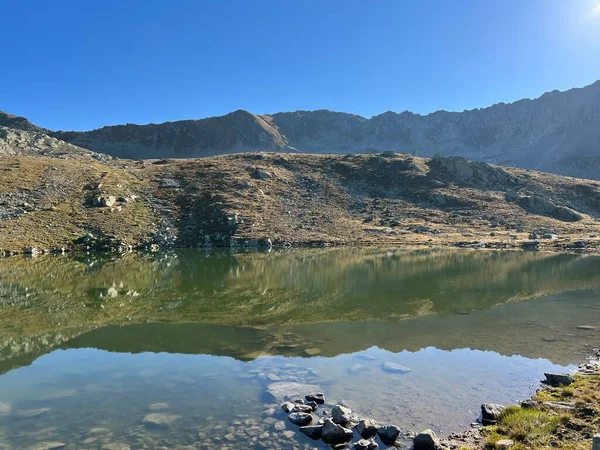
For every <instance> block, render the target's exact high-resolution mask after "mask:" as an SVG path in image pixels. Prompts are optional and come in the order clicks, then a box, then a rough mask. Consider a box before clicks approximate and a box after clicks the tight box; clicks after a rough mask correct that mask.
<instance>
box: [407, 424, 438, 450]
mask: <svg viewBox="0 0 600 450" xmlns="http://www.w3.org/2000/svg"><path fill="white" fill-rule="evenodd" d="M439 448H440V441H439V439H438V438H437V437H436V436H435V433H434V432H433V431H432V430H430V429H427V430H424V431H421V432H420V433H419V434H417V435H416V436H415V438H414V439H413V449H414V450H437V449H439Z"/></svg>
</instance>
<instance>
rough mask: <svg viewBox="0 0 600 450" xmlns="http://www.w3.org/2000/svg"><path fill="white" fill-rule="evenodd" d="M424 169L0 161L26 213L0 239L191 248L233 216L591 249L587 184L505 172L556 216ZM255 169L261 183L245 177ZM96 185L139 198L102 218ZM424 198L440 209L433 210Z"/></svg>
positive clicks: (277, 227)
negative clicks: (27, 204) (100, 240)
mask: <svg viewBox="0 0 600 450" xmlns="http://www.w3.org/2000/svg"><path fill="white" fill-rule="evenodd" d="M427 164H428V163H427V160H424V159H420V158H412V157H409V156H407V155H398V156H396V157H395V158H380V157H376V156H370V155H354V156H351V157H345V156H341V155H299V154H289V155H288V154H286V155H278V154H264V155H263V154H260V155H259V154H238V155H228V156H222V157H214V158H205V159H189V160H169V162H168V163H167V164H152V163H151V162H150V161H146V162H133V161H125V160H116V161H112V162H108V163H105V164H103V163H100V162H97V161H91V160H89V159H86V158H83V157H80V158H79V157H73V158H70V159H59V158H46V157H37V158H34V157H2V158H1V159H0V174H1V176H0V196H1V195H4V196H6V194H8V193H11V194H15V193H16V194H18V195H25V197H32V198H33V199H34V200H35V203H36V210H35V211H33V212H31V213H29V214H26V215H23V216H21V217H19V218H18V219H15V220H10V221H7V220H4V221H0V242H1V246H2V248H3V249H9V250H13V251H18V250H21V249H22V248H23V247H25V246H37V247H41V248H51V247H55V246H68V245H70V243H71V242H72V241H73V239H74V238H76V237H78V236H79V235H81V234H83V233H84V232H85V231H87V230H98V232H100V233H104V234H112V235H115V236H116V237H117V238H118V239H120V240H122V241H124V242H126V243H131V244H135V243H139V242H147V241H149V240H151V237H152V235H153V234H154V233H155V232H157V231H161V230H164V229H166V228H170V229H171V230H177V232H178V235H179V240H178V242H177V243H178V245H180V246H195V245H198V244H199V243H201V242H202V239H201V238H200V236H201V235H203V234H205V233H206V232H207V230H208V231H210V232H211V233H213V232H214V233H217V232H218V233H225V234H227V233H229V232H230V230H229V229H227V228H224V227H223V222H224V220H225V219H224V218H225V217H226V216H227V215H228V214H234V213H235V214H237V215H238V216H239V217H240V218H241V219H243V223H241V224H240V225H239V226H238V228H237V230H235V233H234V235H233V237H234V238H236V239H239V240H246V239H248V240H252V239H263V238H267V237H268V238H270V239H272V240H273V242H275V243H279V244H284V243H289V244H292V245H293V244H309V243H314V244H318V245H322V244H334V245H341V244H343V245H373V244H374V245H384V246H389V245H418V246H443V245H450V246H451V245H455V243H457V242H459V241H470V242H472V241H478V242H480V243H483V244H488V245H492V246H495V247H498V248H512V247H519V244H520V242H522V241H524V240H527V239H528V234H529V232H530V231H533V230H536V231H544V230H546V231H550V232H552V233H555V234H558V235H559V238H558V239H555V240H548V241H544V240H542V248H545V249H549V250H556V249H558V250H562V249H563V248H564V247H565V245H566V244H568V243H569V242H571V241H573V240H578V239H586V240H589V242H590V244H589V247H588V250H589V251H598V250H599V248H600V224H599V223H598V221H597V220H596V219H597V217H600V190H599V188H598V187H597V183H594V182H592V181H589V180H575V181H574V180H573V179H571V178H565V177H560V176H556V175H549V174H538V173H535V172H528V171H523V170H518V169H510V172H511V173H512V174H513V175H514V176H516V177H518V178H519V179H521V180H522V181H521V184H522V186H524V187H523V188H522V189H523V191H524V192H525V193H535V194H536V195H541V196H544V197H546V198H551V199H553V201H558V202H561V203H565V204H570V205H573V206H574V207H576V208H577V209H578V210H579V211H581V212H583V213H585V215H584V219H583V220H581V221H579V222H574V223H568V222H562V221H559V220H556V219H552V218H550V217H545V216H541V215H535V214H530V213H527V212H526V211H525V210H523V209H522V208H521V207H519V206H518V205H517V204H515V203H510V202H507V201H505V199H504V192H505V190H507V189H508V188H509V187H510V186H503V185H497V186H489V185H485V186H484V185H482V186H477V185H476V183H475V184H473V183H471V184H470V183H468V182H463V181H461V180H449V179H445V181H444V185H442V186H435V185H433V184H432V180H434V177H438V175H439V176H442V175H443V174H435V173H433V172H432V170H430V169H429V166H428V165H427ZM52 167H55V168H56V170H51V168H52ZM255 167H261V168H263V169H265V170H267V171H269V172H270V173H271V174H272V175H273V178H271V179H255V178H253V177H252V172H253V169H254V168H255ZM165 180H167V182H165ZM99 182H101V183H102V185H103V187H102V190H104V191H105V192H106V193H108V194H110V195H115V196H118V195H128V194H131V193H135V194H136V195H139V197H140V198H139V201H137V202H135V203H133V204H129V205H125V206H124V207H123V208H122V211H119V212H113V213H110V211H109V210H107V209H105V208H91V207H89V204H88V203H87V201H88V197H89V195H90V192H89V191H87V190H86V189H87V188H86V186H89V185H90V184H94V183H99ZM434 194H440V195H444V196H446V197H447V198H448V199H451V202H452V204H449V205H442V206H440V205H437V204H436V203H435V202H434V201H433V200H432V196H433V195H434ZM37 206H39V208H37ZM50 207H53V209H52V210H50V209H49V208H50ZM1 208H2V205H1V204H0V212H1ZM419 227H425V228H424V230H425V231H422V230H421V231H419Z"/></svg>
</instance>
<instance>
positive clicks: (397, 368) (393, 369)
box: [381, 361, 410, 373]
mask: <svg viewBox="0 0 600 450" xmlns="http://www.w3.org/2000/svg"><path fill="white" fill-rule="evenodd" d="M381 369H382V370H383V371H384V372H390V373H408V372H410V368H408V367H406V366H403V365H402V364H396V363H393V362H389V361H388V362H384V363H383V365H382V366H381Z"/></svg>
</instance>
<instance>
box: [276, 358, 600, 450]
mask: <svg viewBox="0 0 600 450" xmlns="http://www.w3.org/2000/svg"><path fill="white" fill-rule="evenodd" d="M544 375H545V379H544V380H542V387H541V388H540V389H539V390H538V391H537V392H536V394H534V395H533V396H532V397H530V398H529V399H527V400H524V401H521V402H519V403H518V404H517V405H499V404H494V403H484V404H482V405H481V416H480V417H479V418H477V421H475V422H473V423H472V424H471V429H469V430H466V431H464V432H462V433H452V434H451V435H449V436H448V437H445V438H442V439H440V438H438V437H437V436H436V434H435V432H434V431H433V430H431V429H425V430H423V431H421V432H420V433H415V432H413V431H411V430H403V429H401V428H400V427H399V426H396V425H393V424H379V423H378V422H377V421H376V420H374V419H373V418H369V417H361V416H359V415H358V414H357V413H356V412H354V411H352V410H351V409H350V408H347V407H345V406H343V405H340V404H335V405H330V404H328V403H327V401H326V398H325V394H324V393H322V392H311V393H307V394H305V395H304V397H302V396H300V395H298V394H297V392H299V389H301V388H302V386H301V385H299V384H298V383H290V386H289V388H286V386H285V383H279V384H280V386H278V387H277V389H274V391H275V392H273V390H271V391H270V394H271V395H273V396H274V397H275V398H276V399H284V400H285V401H283V403H281V405H280V408H281V410H282V411H283V412H284V413H285V414H286V415H287V421H288V422H289V423H290V424H291V425H292V426H293V427H294V426H295V427H297V428H296V429H297V431H299V432H300V433H302V434H304V435H306V436H308V437H309V438H310V439H312V440H314V441H323V442H324V443H325V444H327V445H328V446H330V447H331V448H334V449H340V450H341V449H350V448H352V449H354V450H376V449H378V448H389V447H394V448H409V447H410V448H411V449H412V450H459V449H460V450H479V449H484V448H485V449H497V450H507V449H510V448H513V447H515V448H532V447H521V446H519V445H520V443H519V442H516V441H515V440H514V439H511V438H508V437H507V438H506V439H502V438H498V436H496V438H495V439H491V437H492V436H494V432H493V431H492V430H493V427H495V426H496V425H498V423H499V422H501V421H502V419H503V415H504V414H505V413H506V412H507V411H509V409H510V408H512V409H513V410H514V409H521V410H528V411H534V410H536V411H537V410H539V411H544V412H546V411H550V412H557V411H558V413H562V412H564V411H565V410H567V411H572V410H574V409H575V405H573V404H571V403H569V402H556V401H548V400H540V393H545V392H546V391H548V390H551V389H556V388H563V389H564V388H568V387H569V386H571V385H573V383H575V381H576V379H577V377H593V376H598V375H600V348H596V349H594V353H593V355H592V356H590V358H589V360H588V361H587V362H586V363H584V364H581V365H580V366H579V367H578V369H577V371H576V372H575V373H573V374H569V373H546V374H544ZM306 388H310V386H306ZM286 392H287V393H286ZM292 392H294V393H292ZM588 409H590V408H588ZM273 413H274V414H277V413H276V412H275V411H273ZM597 413H598V414H600V411H596V410H591V412H590V411H587V412H586V414H587V415H588V418H589V420H590V421H591V418H592V417H593V416H595V415H596V414H597ZM563 420H564V417H563ZM567 426H568V423H567ZM280 428H281V430H280V431H283V430H287V428H288V427H287V426H286V427H284V426H283V424H282V426H281V427H280ZM572 428H573V429H577V428H576V427H575V426H573V427H572ZM582 430H583V428H582V427H580V426H579V429H578V431H582ZM286 432H287V431H286ZM588 434H589V433H588ZM500 437H502V436H500ZM582 437H583V439H589V440H590V447H589V448H591V438H592V436H591V435H585V434H584V435H583V436H582ZM553 442H554V444H556V445H553V446H554V447H558V446H559V444H558V442H557V441H553ZM533 448H535V447H533ZM569 448H571V447H569Z"/></svg>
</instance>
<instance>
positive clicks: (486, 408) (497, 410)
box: [481, 403, 505, 425]
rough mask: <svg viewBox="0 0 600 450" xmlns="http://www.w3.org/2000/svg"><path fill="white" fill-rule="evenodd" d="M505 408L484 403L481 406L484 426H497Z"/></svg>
mask: <svg viewBox="0 0 600 450" xmlns="http://www.w3.org/2000/svg"><path fill="white" fill-rule="evenodd" d="M504 408H505V407H504V406H502V405H498V404H496V403H484V404H483V405H481V423H482V424H484V425H495V424H496V423H497V422H498V419H499V418H500V414H502V411H504Z"/></svg>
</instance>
